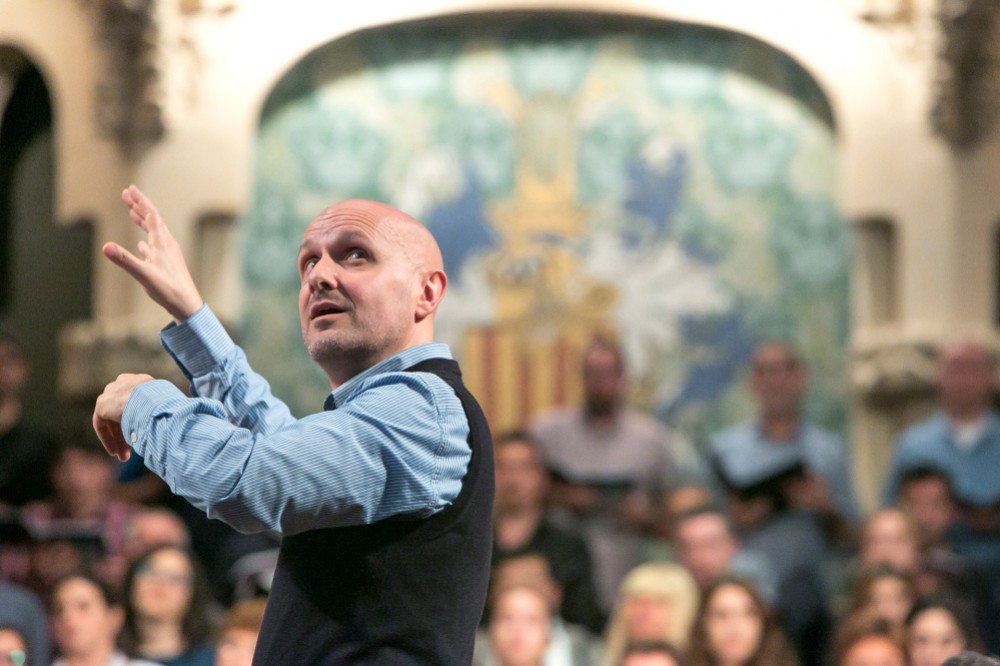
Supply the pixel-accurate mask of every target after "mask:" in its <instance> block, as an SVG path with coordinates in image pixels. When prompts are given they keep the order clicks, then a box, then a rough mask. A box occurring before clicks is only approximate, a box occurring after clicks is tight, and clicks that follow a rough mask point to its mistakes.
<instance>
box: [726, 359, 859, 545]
mask: <svg viewBox="0 0 1000 666" xmlns="http://www.w3.org/2000/svg"><path fill="white" fill-rule="evenodd" d="M807 384H808V379H807V372H806V368H805V367H804V365H803V363H802V360H801V359H800V358H799V356H798V354H797V353H796V352H795V350H794V349H792V348H791V347H790V346H789V345H787V344H784V343H779V342H764V343H761V344H759V345H758V346H757V347H756V349H755V350H754V352H753V359H752V364H751V368H750V390H751V393H752V394H753V396H754V398H755V399H756V400H757V404H758V409H759V413H758V416H757V418H756V419H753V420H751V421H748V422H746V423H741V424H739V425H736V426H733V427H731V428H729V429H728V430H724V431H722V432H719V433H716V434H715V435H713V436H712V438H711V442H710V445H709V456H710V459H711V460H710V463H711V467H712V469H713V470H715V472H716V474H717V476H718V478H719V480H720V482H721V483H722V486H723V487H724V488H725V489H726V490H727V492H728V493H729V497H730V501H731V503H732V509H731V510H732V514H733V518H734V520H735V521H736V522H737V524H738V525H740V526H741V527H743V528H751V527H753V526H755V525H758V524H760V523H761V522H763V521H764V520H765V519H766V518H767V516H768V515H769V514H771V513H775V512H780V511H783V510H786V509H792V510H801V511H805V512H808V513H809V514H811V515H814V516H816V517H817V518H819V519H820V520H821V523H822V525H823V526H824V527H825V528H826V531H827V532H828V533H829V534H831V535H835V536H838V537H839V536H842V535H844V534H845V533H849V530H848V529H847V528H848V527H849V526H850V525H852V524H854V523H855V522H856V521H857V520H858V515H859V514H858V508H857V505H856V503H855V499H854V484H853V482H852V480H851V474H850V465H849V461H848V456H847V450H846V448H845V446H844V443H843V441H841V439H840V437H838V436H837V435H835V434H833V433H831V432H829V431H827V430H824V429H823V428H820V427H819V426H818V425H816V424H814V423H810V422H809V421H807V420H806V419H805V417H804V415H803V413H802V401H803V397H804V395H805V392H806V388H807Z"/></svg>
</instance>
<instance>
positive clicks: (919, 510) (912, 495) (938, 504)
mask: <svg viewBox="0 0 1000 666" xmlns="http://www.w3.org/2000/svg"><path fill="white" fill-rule="evenodd" d="M899 504H900V506H901V507H903V508H904V509H905V510H906V512H907V513H908V514H909V515H910V516H911V517H912V518H913V523H914V525H915V526H916V528H917V534H918V535H919V537H920V545H921V547H922V548H923V549H925V550H928V549H931V548H942V547H944V548H947V547H948V541H949V538H950V537H951V534H950V533H951V530H952V528H953V527H954V525H955V519H956V517H957V515H958V510H957V507H956V505H955V498H954V497H953V496H952V493H951V482H950V481H949V480H948V475H947V474H946V473H945V472H943V471H942V470H940V469H938V468H936V467H913V468H911V469H908V470H906V471H905V472H903V473H902V474H901V475H900V481H899Z"/></svg>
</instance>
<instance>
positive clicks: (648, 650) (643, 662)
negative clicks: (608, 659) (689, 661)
mask: <svg viewBox="0 0 1000 666" xmlns="http://www.w3.org/2000/svg"><path fill="white" fill-rule="evenodd" d="M685 663H686V662H685V661H684V659H683V658H682V657H681V653H680V650H678V649H677V648H675V647H674V646H673V645H671V644H670V643H667V642H665V641H636V642H634V643H629V644H628V647H626V648H625V656H624V657H622V661H621V666H684V664H685Z"/></svg>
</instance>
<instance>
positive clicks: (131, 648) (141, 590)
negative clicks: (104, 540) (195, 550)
mask: <svg viewBox="0 0 1000 666" xmlns="http://www.w3.org/2000/svg"><path fill="white" fill-rule="evenodd" d="M209 599H210V597H209V592H208V585H207V583H206V582H205V578H204V574H202V573H201V570H200V568H199V566H198V563H197V561H196V560H195V559H194V556H193V555H192V554H191V553H190V552H188V551H186V550H184V549H182V548H177V547H176V546H161V547H159V548H156V549H154V550H152V551H150V552H149V553H147V554H146V555H144V556H142V557H140V558H139V559H138V560H136V561H135V562H134V563H133V564H132V566H131V567H130V568H129V571H128V574H127V575H126V577H125V627H124V630H123V631H122V647H123V648H124V651H125V653H126V654H127V655H128V656H130V657H133V658H140V659H148V660H150V661H155V662H156V663H158V664H162V665H163V666H212V662H213V660H214V650H213V649H212V645H211V644H210V643H209V642H208V641H209V636H210V635H211V632H212V623H211V618H210V615H209V603H210V602H209Z"/></svg>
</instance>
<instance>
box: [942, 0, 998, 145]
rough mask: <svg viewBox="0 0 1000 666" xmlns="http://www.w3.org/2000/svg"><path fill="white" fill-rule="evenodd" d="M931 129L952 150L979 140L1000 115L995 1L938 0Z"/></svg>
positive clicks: (996, 5) (996, 7) (996, 3)
mask: <svg viewBox="0 0 1000 666" xmlns="http://www.w3.org/2000/svg"><path fill="white" fill-rule="evenodd" d="M938 21H939V24H940V30H941V39H942V41H941V49H940V52H939V54H938V67H937V76H936V80H935V100H934V105H933V107H932V109H931V123H932V125H933V127H934V131H935V132H936V133H937V134H938V135H940V136H941V137H943V138H944V139H945V140H947V141H948V142H949V143H950V144H951V145H952V146H954V147H956V148H960V149H963V148H971V147H973V146H975V145H976V144H977V143H978V142H979V141H980V140H982V139H983V138H984V137H985V136H986V135H987V134H988V133H989V131H990V130H991V129H992V128H993V126H994V125H995V124H996V122H997V118H998V116H1000V3H998V2H997V0H940V1H939V8H938Z"/></svg>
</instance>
